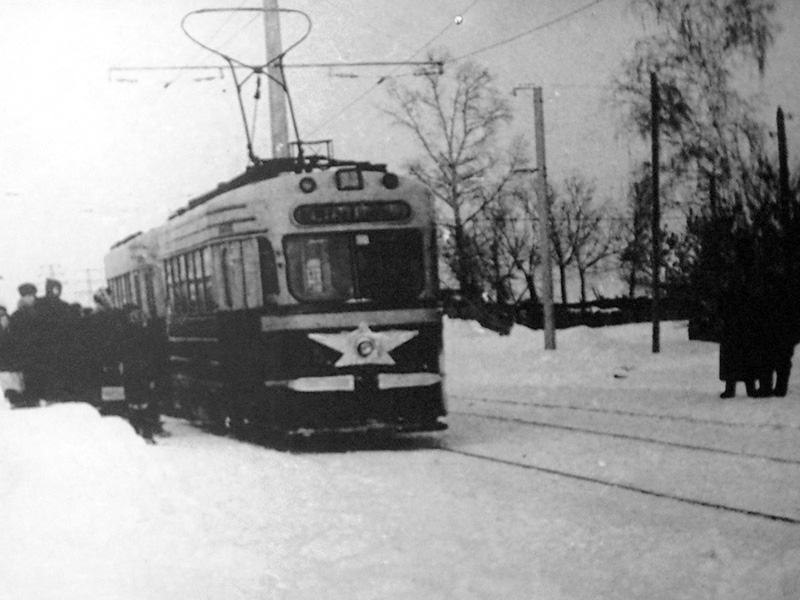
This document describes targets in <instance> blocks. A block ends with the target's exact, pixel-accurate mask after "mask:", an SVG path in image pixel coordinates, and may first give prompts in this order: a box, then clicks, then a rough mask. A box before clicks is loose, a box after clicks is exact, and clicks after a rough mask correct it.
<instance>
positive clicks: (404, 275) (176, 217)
mask: <svg viewBox="0 0 800 600" xmlns="http://www.w3.org/2000/svg"><path fill="white" fill-rule="evenodd" d="M437 264H438V261H437V251H436V229H435V212H434V205H433V200H432V198H431V196H430V194H429V192H428V191H427V190H426V189H425V188H424V187H423V186H422V185H421V184H419V183H418V182H416V181H415V180H413V179H411V178H408V177H403V176H398V175H396V174H394V173H392V172H389V171H388V170H387V169H386V167H385V165H376V164H371V163H365V162H349V161H337V160H334V159H333V158H331V157H329V156H311V157H304V156H303V155H302V153H301V154H300V155H299V156H298V157H289V158H278V159H271V160H259V161H257V162H256V163H255V164H253V165H251V166H250V167H249V168H248V169H247V170H246V171H245V172H244V173H243V174H242V175H240V176H239V177H236V178H235V179H233V180H231V181H229V182H226V183H224V184H221V185H220V186H219V187H218V188H217V189H215V190H214V191H212V192H210V193H207V194H205V195H202V196H200V197H197V198H195V199H193V200H191V201H190V202H189V203H188V205H186V206H185V207H183V208H181V209H180V210H178V211H176V212H175V213H174V214H172V215H171V216H170V218H169V219H168V221H167V222H166V223H165V224H163V225H162V226H160V227H157V228H155V229H152V230H150V231H147V232H145V233H139V234H135V235H132V236H129V237H128V238H126V239H124V240H122V241H121V242H119V243H117V244H115V245H114V246H113V247H112V248H111V250H110V251H109V253H108V254H107V255H106V257H105V269H106V276H107V280H108V285H109V287H110V289H111V291H112V296H113V298H114V302H115V303H116V304H117V305H118V306H121V305H123V304H126V303H135V304H138V305H139V306H141V307H142V309H143V310H144V312H145V313H146V314H147V315H148V316H149V317H150V318H151V319H153V320H155V321H156V322H160V323H162V324H163V329H164V331H165V333H166V336H167V344H168V348H169V352H168V355H169V364H168V365H167V372H168V374H169V376H168V381H169V385H168V388H169V394H168V396H169V398H168V399H167V400H166V401H162V402H164V404H165V405H166V406H165V411H170V410H171V411H175V412H177V413H178V414H182V415H186V416H192V417H193V418H202V419H207V420H209V421H212V422H214V423H217V424H218V425H220V426H225V427H230V428H235V429H238V428H241V427H247V426H251V427H256V428H258V429H260V430H265V431H276V432H295V433H298V432H299V433H304V432H313V431H320V430H336V431H342V430H362V429H373V428H379V429H388V430H394V431H401V432H409V431H432V430H440V429H443V428H445V427H446V425H445V424H444V422H443V420H442V417H444V416H445V401H444V390H443V374H442V368H441V367H442V365H441V353H442V320H441V311H440V310H439V307H438V304H437V287H438V278H437V270H438V269H437Z"/></svg>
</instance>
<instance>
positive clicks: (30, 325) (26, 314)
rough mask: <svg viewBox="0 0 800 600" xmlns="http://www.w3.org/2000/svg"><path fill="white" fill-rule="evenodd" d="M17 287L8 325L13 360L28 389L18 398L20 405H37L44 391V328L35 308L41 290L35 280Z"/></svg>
mask: <svg viewBox="0 0 800 600" xmlns="http://www.w3.org/2000/svg"><path fill="white" fill-rule="evenodd" d="M17 291H19V300H18V301H17V310H15V311H14V313H13V314H12V315H11V319H10V322H9V326H8V327H9V333H10V336H11V342H10V343H11V346H12V348H13V353H14V361H15V364H16V366H17V368H18V369H19V370H20V371H21V372H22V375H23V378H24V381H25V391H24V393H23V394H22V395H21V397H20V398H19V405H21V406H34V405H36V404H38V403H39V400H40V399H41V398H42V397H43V391H44V390H43V387H44V384H43V381H44V374H43V372H42V360H41V329H40V327H39V322H38V315H37V312H38V311H37V310H36V304H37V297H36V293H37V291H38V290H37V289H36V286H35V285H33V284H32V283H23V284H22V285H20V286H19V287H18V288H17Z"/></svg>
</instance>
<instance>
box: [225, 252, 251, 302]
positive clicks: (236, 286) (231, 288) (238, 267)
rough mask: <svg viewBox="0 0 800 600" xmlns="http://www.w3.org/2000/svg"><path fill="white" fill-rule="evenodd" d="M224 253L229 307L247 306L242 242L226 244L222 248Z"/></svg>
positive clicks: (226, 297)
mask: <svg viewBox="0 0 800 600" xmlns="http://www.w3.org/2000/svg"><path fill="white" fill-rule="evenodd" d="M222 255H223V260H222V272H223V281H224V282H225V299H226V300H227V305H228V308H231V309H233V310H241V309H243V308H247V297H246V295H245V290H246V288H245V273H244V262H243V257H242V243H241V242H239V241H236V242H230V243H228V244H225V245H224V246H223V249H222Z"/></svg>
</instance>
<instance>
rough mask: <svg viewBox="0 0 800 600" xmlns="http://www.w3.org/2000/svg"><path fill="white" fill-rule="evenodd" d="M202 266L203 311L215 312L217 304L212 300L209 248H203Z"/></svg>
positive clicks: (212, 283) (212, 287)
mask: <svg viewBox="0 0 800 600" xmlns="http://www.w3.org/2000/svg"><path fill="white" fill-rule="evenodd" d="M202 252H203V255H202V265H203V279H202V285H203V290H204V292H203V295H204V297H205V309H206V310H208V311H212V310H216V308H217V302H216V300H215V298H214V281H213V279H212V278H211V269H212V265H213V264H214V263H213V262H212V257H211V247H210V246H206V247H205V248H203V251H202Z"/></svg>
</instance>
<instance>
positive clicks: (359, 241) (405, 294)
mask: <svg viewBox="0 0 800 600" xmlns="http://www.w3.org/2000/svg"><path fill="white" fill-rule="evenodd" d="M392 238H394V239H392ZM312 242H316V244H313V245H316V246H318V247H319V248H320V250H313V249H312V244H311V243H312ZM283 243H284V256H285V258H286V270H287V283H288V285H289V292H290V293H291V294H292V296H293V297H294V298H296V299H297V300H299V301H301V302H325V301H337V302H348V301H374V302H391V301H394V300H398V299H403V300H412V299H418V298H420V297H421V296H422V295H423V294H425V292H426V289H427V287H428V286H429V278H428V277H427V275H426V272H427V270H428V269H429V268H430V266H429V264H428V262H427V261H426V260H425V252H426V247H425V235H424V230H422V229H419V228H403V229H376V230H372V229H371V230H358V231H347V232H325V233H313V234H306V233H302V234H292V235H288V236H286V237H285V238H284V242H283ZM379 245H385V247H386V248H387V249H391V248H393V247H397V248H403V249H404V252H403V253H402V255H397V254H392V253H391V252H388V251H378V252H372V250H373V249H374V248H376V246H379ZM337 246H338V247H337ZM325 247H326V249H323V248H325ZM344 248H346V251H345V250H344ZM412 251H413V253H412V254H410V252H412ZM315 254H320V256H319V258H320V259H321V261H322V264H321V265H320V273H319V278H320V282H321V289H320V290H319V291H318V292H317V291H315V290H313V289H310V288H309V280H308V276H309V271H308V268H309V263H310V261H311V260H312V259H314V258H315V256H313V255H315ZM337 269H338V271H337ZM389 275H392V277H389ZM409 281H410V282H411V284H409V283H408V282H409Z"/></svg>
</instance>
